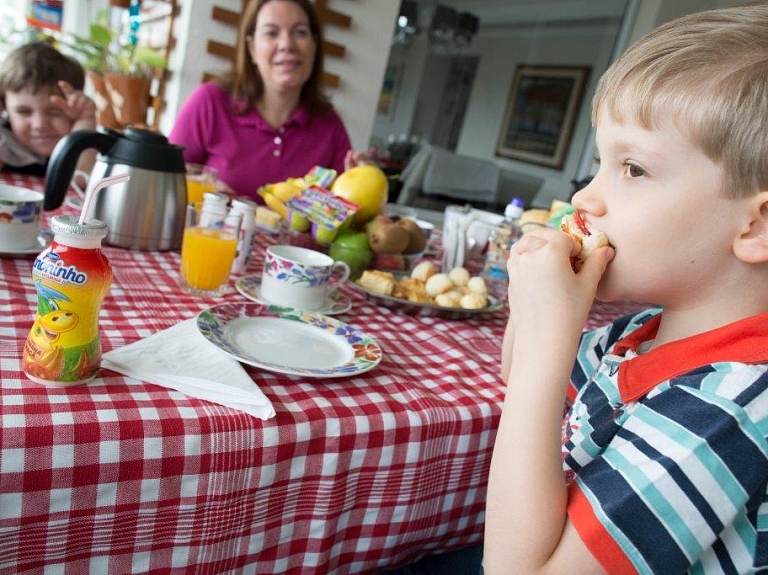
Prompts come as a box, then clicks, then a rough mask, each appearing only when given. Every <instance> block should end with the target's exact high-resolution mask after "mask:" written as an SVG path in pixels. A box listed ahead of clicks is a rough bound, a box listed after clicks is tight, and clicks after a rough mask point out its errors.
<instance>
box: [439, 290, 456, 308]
mask: <svg viewBox="0 0 768 575" xmlns="http://www.w3.org/2000/svg"><path fill="white" fill-rule="evenodd" d="M459 301H460V300H458V299H456V298H455V297H453V294H451V293H449V292H447V293H440V294H437V295H436V296H435V305H439V306H440V307H460V306H461V304H460V303H459Z"/></svg>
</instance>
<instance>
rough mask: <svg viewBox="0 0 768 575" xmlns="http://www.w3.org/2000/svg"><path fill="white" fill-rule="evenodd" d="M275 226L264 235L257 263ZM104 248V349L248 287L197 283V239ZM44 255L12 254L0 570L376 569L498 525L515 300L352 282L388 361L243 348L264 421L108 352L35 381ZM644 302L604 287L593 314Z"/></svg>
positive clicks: (601, 319) (4, 293)
mask: <svg viewBox="0 0 768 575" xmlns="http://www.w3.org/2000/svg"><path fill="white" fill-rule="evenodd" d="M0 181H1V182H3V183H6V184H11V185H18V186H22V187H26V188H30V189H36V190H42V189H43V181H42V179H40V178H34V177H31V176H22V175H14V174H2V175H1V176H0ZM70 193H71V192H70ZM67 210H72V208H68V207H66V206H63V207H61V208H58V209H56V210H53V211H51V212H45V213H44V214H43V222H44V224H47V223H48V222H49V221H50V217H51V216H52V215H55V214H58V213H65V212H66V211H67ZM274 238H275V236H274V235H270V234H258V235H257V241H256V245H255V247H254V254H253V258H252V259H251V261H250V262H249V265H248V268H247V270H246V272H245V273H246V274H256V273H259V272H260V271H261V266H262V262H263V258H264V250H265V248H266V246H267V245H268V244H269V243H270V242H272V241H275V240H274ZM103 251H104V253H105V255H106V257H107V258H108V260H109V262H110V264H111V266H112V270H113V282H112V286H111V289H110V290H109V292H108V294H107V296H106V298H105V299H104V302H103V305H102V308H101V313H100V316H99V326H100V333H101V340H102V349H103V351H104V352H109V351H110V350H115V349H119V348H121V347H123V346H126V345H129V344H132V343H134V342H137V341H139V340H142V339H144V338H147V337H149V336H151V335H152V334H155V333H157V332H160V331H163V330H166V329H168V328H171V327H173V326H175V325H177V324H179V323H180V322H182V321H184V320H187V319H190V318H195V317H196V316H197V315H198V314H199V313H200V312H203V311H205V310H206V309H208V308H210V307H212V306H214V305H217V304H220V303H226V302H233V303H237V302H246V301H248V300H246V298H245V297H244V296H243V295H241V294H240V293H239V292H238V291H237V290H235V289H234V288H233V287H232V286H230V287H231V289H230V290H229V292H228V293H227V294H225V295H224V296H222V297H220V298H216V299H205V298H197V297H194V296H189V295H185V294H184V293H182V292H181V290H180V289H179V263H180V256H179V252H178V251H173V250H171V251H142V250H134V249H125V248H118V247H113V246H109V245H104V246H103ZM34 257H35V256H34V254H32V255H29V254H22V255H14V254H4V255H3V257H2V258H0V277H1V278H2V281H0V334H1V335H0V337H1V339H0V573H78V574H79V573H175V572H179V573H182V572H184V573H187V572H189V573H376V572H380V571H385V570H388V569H393V568H395V567H398V566H402V565H406V564H409V563H411V562H414V561H416V560H418V559H420V558H422V557H424V556H427V555H432V554H437V553H442V552H448V551H452V550H456V549H460V548H463V547H467V546H471V545H476V544H478V543H480V542H481V541H482V537H483V524H484V517H485V513H484V510H485V501H486V487H487V478H488V469H489V464H490V460H491V452H492V450H493V445H494V438H495V434H496V429H497V426H498V423H499V416H500V413H501V408H502V402H503V399H504V387H505V386H504V382H503V381H502V380H501V377H500V375H499V365H500V356H501V342H502V338H503V333H504V328H505V325H506V322H507V317H508V313H509V311H508V308H507V307H506V305H503V306H501V307H500V309H497V310H496V311H493V312H490V313H477V314H472V315H469V316H467V317H461V318H458V319H450V318H444V317H434V316H424V315H419V314H413V313H403V312H402V310H399V309H396V308H395V309H393V308H390V307H385V306H382V305H379V304H380V302H377V301H376V300H371V299H369V298H368V297H366V294H365V293H363V292H362V291H361V290H359V289H355V288H354V286H351V285H349V284H346V285H343V286H341V287H340V288H339V292H340V293H341V294H343V295H344V296H345V297H347V298H349V300H350V302H351V307H350V309H349V310H348V311H346V312H344V313H341V314H339V315H337V316H335V317H336V318H337V319H339V320H340V321H342V322H345V323H347V324H349V325H353V326H357V327H359V328H360V329H362V330H364V331H365V332H366V333H367V334H368V335H370V336H371V337H372V338H373V339H374V340H375V341H376V343H377V344H378V346H379V347H380V349H381V360H380V362H379V363H378V365H376V366H375V367H374V368H373V369H371V370H369V371H365V372H363V373H357V374H352V375H341V376H339V377H330V378H313V377H310V376H307V375H295V374H290V373H279V372H276V371H272V370H269V369H263V368H260V367H257V366H255V365H250V364H243V367H244V369H245V372H246V373H247V374H248V375H249V376H250V378H251V379H252V381H253V385H254V387H258V389H260V390H261V392H263V394H264V395H265V396H266V397H267V398H268V399H269V400H270V402H271V403H272V404H273V406H274V411H275V414H274V417H271V418H268V419H261V418H258V417H254V416H253V415H249V414H247V413H244V412H242V411H240V410H238V409H235V408H232V407H227V406H224V405H221V404H218V403H214V402H212V401H207V400H203V399H200V398H196V397H193V396H190V395H185V394H184V393H181V392H179V391H175V390H173V389H170V388H168V387H163V386H160V385H157V384H155V383H153V382H152V381H143V380H141V379H137V378H134V377H129V376H126V375H122V374H121V373H118V372H115V371H110V370H109V369H106V368H104V367H103V366H102V368H101V370H100V372H99V374H98V376H97V377H96V378H95V379H94V380H92V381H91V382H89V383H87V384H85V385H78V386H73V387H50V386H43V385H40V384H39V383H35V382H33V381H31V380H29V379H28V378H27V377H26V376H25V374H24V372H23V370H22V361H21V357H22V350H23V347H24V342H25V339H26V337H27V334H28V332H29V329H30V327H31V325H32V322H33V319H34V315H35V309H36V304H37V298H36V292H35V288H34V285H33V282H32V275H31V269H32V263H33V260H34ZM636 309H638V306H637V304H632V303H629V302H618V303H596V304H595V306H594V308H593V310H592V313H591V314H590V316H589V320H588V326H587V327H592V326H596V325H601V324H604V323H607V322H609V321H611V320H612V319H614V318H615V317H618V316H620V315H623V314H626V313H630V312H632V311H635V310H636ZM296 353H301V350H300V349H297V350H296Z"/></svg>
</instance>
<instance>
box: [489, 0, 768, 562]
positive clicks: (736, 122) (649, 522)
mask: <svg viewBox="0 0 768 575" xmlns="http://www.w3.org/2000/svg"><path fill="white" fill-rule="evenodd" d="M592 122H593V124H594V126H595V127H596V145H597V149H598V152H599V156H600V160H599V161H600V167H599V170H598V172H597V174H596V176H595V177H594V179H593V180H592V182H591V183H590V184H589V185H588V186H587V187H586V188H584V189H582V190H580V191H579V192H577V193H576V195H574V197H573V200H572V202H573V205H574V206H575V207H576V209H578V210H580V213H581V215H582V217H583V220H584V221H585V223H586V225H587V227H588V228H592V229H595V230H600V231H602V232H604V233H606V234H607V235H608V238H609V239H610V242H611V246H610V247H602V248H600V249H598V250H597V251H596V252H594V253H593V254H592V255H591V256H590V257H589V258H588V259H587V260H586V262H585V264H584V266H583V267H582V268H581V270H580V271H579V272H578V273H574V272H573V271H572V268H571V266H570V258H571V256H575V255H576V254H577V253H578V246H576V245H575V243H574V241H573V240H571V239H570V238H569V237H568V236H566V235H565V234H563V233H561V232H560V231H557V230H552V229H540V230H538V231H535V232H532V233H529V234H527V235H525V236H524V237H523V238H522V239H521V240H520V241H519V242H518V243H517V244H515V246H514V247H513V251H512V254H511V256H510V259H509V263H508V269H509V275H510V288H509V301H510V307H511V309H512V313H511V315H510V319H509V322H508V326H507V331H506V334H505V337H504V343H503V349H502V375H503V377H504V380H505V382H506V383H507V393H506V398H505V402H504V408H503V413H502V417H501V422H500V425H499V430H498V435H497V439H496V445H495V449H494V455H493V461H492V464H491V472H490V479H489V488H488V504H487V516H486V538H485V557H484V567H485V570H486V572H487V573H536V572H551V573H601V572H608V573H622V574H623V573H633V572H638V573H684V572H692V573H748V572H755V571H760V570H762V569H768V503H766V501H767V500H768V497H766V495H767V493H766V486H767V483H768V373H766V371H768V4H766V3H761V4H757V5H752V6H741V7H734V8H727V9H722V10H712V11H707V12H699V13H696V14H692V15H690V16H686V17H683V18H679V19H677V20H675V21H672V22H669V23H667V24H664V25H662V26H660V27H659V28H657V29H656V30H654V31H652V32H651V33H650V34H648V35H647V36H645V37H644V38H643V39H641V40H640V41H639V42H637V43H636V44H635V45H633V46H632V47H631V48H630V49H629V50H628V51H627V52H626V53H625V54H624V55H623V56H622V57H621V58H620V59H619V60H618V61H617V62H615V63H614V64H613V65H612V66H611V67H610V68H609V70H608V71H607V72H606V73H605V75H604V76H603V77H602V78H601V80H600V83H599V85H598V87H597V91H596V94H595V96H594V100H593V112H592ZM595 298H597V299H601V300H618V299H630V300H635V301H649V302H654V303H655V304H658V309H651V310H649V311H646V312H642V313H639V314H637V315H635V316H634V317H627V318H622V319H620V320H618V321H616V322H615V323H613V324H612V325H609V326H607V327H605V328H603V329H599V330H597V331H594V332H587V333H582V330H581V328H582V326H583V325H584V323H585V320H586V318H587V314H588V313H589V310H590V307H591V305H592V302H593V300H594V299H595ZM574 358H575V362H574ZM564 401H565V403H566V405H567V406H568V409H567V413H566V417H565V419H564V420H563V417H562V416H563V403H564Z"/></svg>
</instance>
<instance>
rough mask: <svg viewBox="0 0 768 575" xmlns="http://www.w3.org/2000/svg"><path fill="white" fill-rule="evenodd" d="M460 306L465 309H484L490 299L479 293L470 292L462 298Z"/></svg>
mask: <svg viewBox="0 0 768 575" xmlns="http://www.w3.org/2000/svg"><path fill="white" fill-rule="evenodd" d="M459 305H460V306H461V307H462V308H463V309H483V308H484V307H485V306H486V305H488V298H486V297H485V296H484V295H482V294H479V293H475V292H469V293H468V294H467V295H465V296H464V297H462V298H461V300H460V301H459Z"/></svg>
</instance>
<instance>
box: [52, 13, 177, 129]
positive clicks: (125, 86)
mask: <svg viewBox="0 0 768 575" xmlns="http://www.w3.org/2000/svg"><path fill="white" fill-rule="evenodd" d="M106 18H107V14H106V11H102V12H100V13H99V16H98V17H97V20H96V22H94V23H92V24H91V25H90V26H89V33H88V36H80V35H77V34H73V33H71V32H62V33H59V34H57V35H56V36H54V37H53V38H52V39H53V40H54V42H56V43H57V44H58V45H60V46H62V47H65V48H66V49H67V51H68V52H69V53H71V55H72V56H73V57H75V58H76V59H78V60H79V61H80V63H81V64H82V65H83V68H85V70H86V73H87V75H88V78H89V80H90V82H91V84H92V85H93V88H94V91H95V98H94V100H95V102H96V106H97V108H98V110H99V118H98V121H99V123H100V124H102V125H104V126H107V127H111V128H123V127H125V126H127V125H129V124H144V123H146V118H147V109H148V107H149V104H150V101H151V98H152V97H151V92H150V90H151V87H152V78H153V73H154V72H155V71H157V70H163V69H165V68H166V66H167V61H166V59H165V57H164V56H163V54H161V53H160V52H159V51H157V50H155V49H154V48H151V47H149V46H145V45H142V44H140V43H138V42H135V41H131V40H130V39H129V38H125V37H122V36H121V35H120V34H119V33H118V32H117V31H115V30H113V29H111V28H110V27H109V26H108V25H107V23H106ZM40 35H41V36H44V37H49V38H50V37H51V36H52V35H51V34H50V33H48V32H40Z"/></svg>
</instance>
